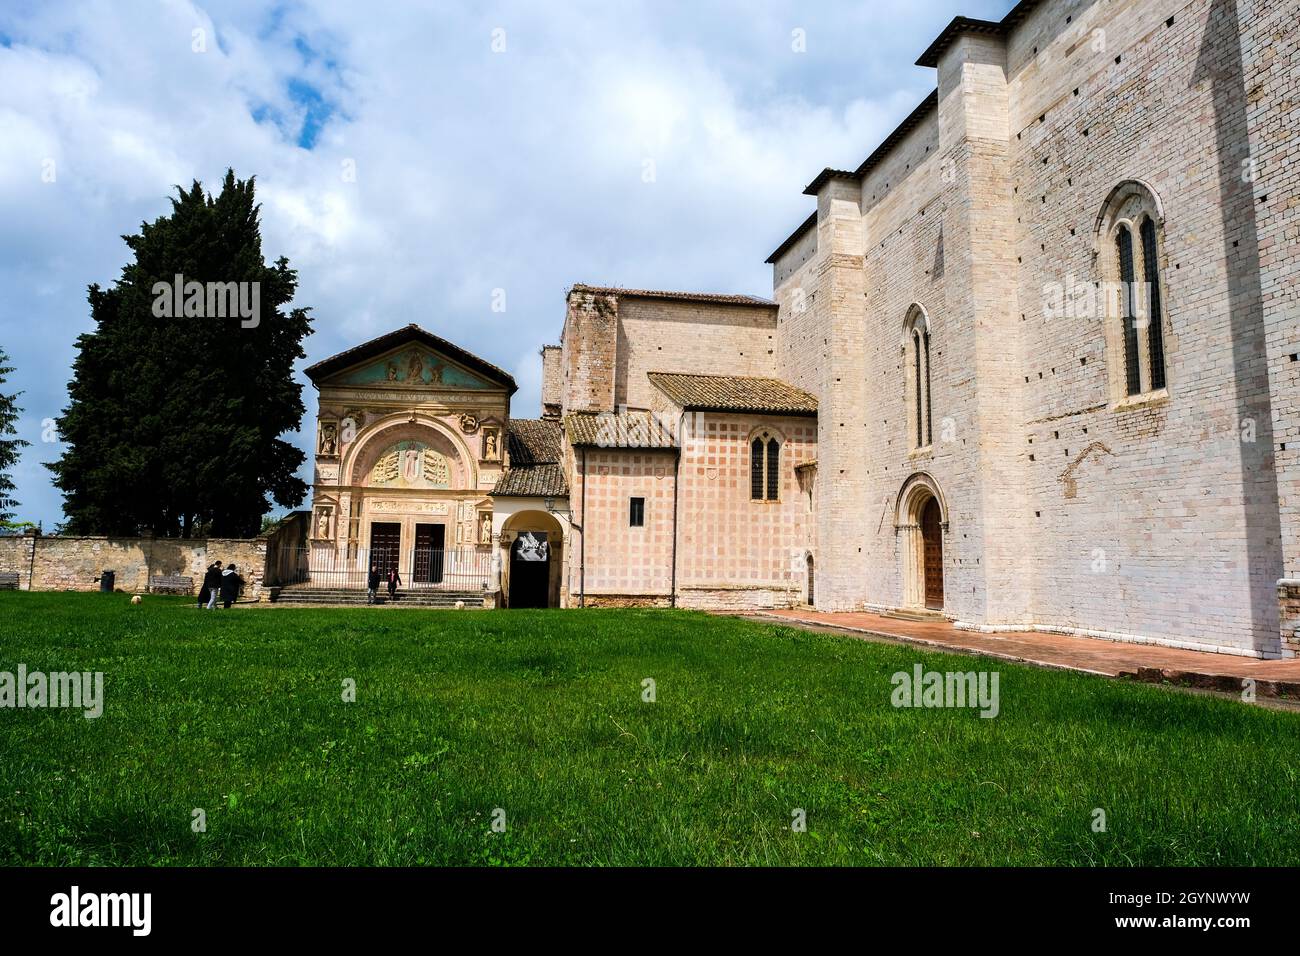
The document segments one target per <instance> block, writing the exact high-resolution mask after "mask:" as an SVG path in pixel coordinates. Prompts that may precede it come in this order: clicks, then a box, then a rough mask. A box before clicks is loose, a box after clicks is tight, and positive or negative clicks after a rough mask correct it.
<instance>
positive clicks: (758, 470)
mask: <svg viewBox="0 0 1300 956" xmlns="http://www.w3.org/2000/svg"><path fill="white" fill-rule="evenodd" d="M749 497H750V498H751V499H752V500H754V501H778V500H780V497H781V443H780V442H779V441H778V440H777V438H776V436H775V435H773V434H772V433H771V432H767V431H763V432H760V433H758V434H757V435H755V436H754V438H753V440H752V441H750V443H749Z"/></svg>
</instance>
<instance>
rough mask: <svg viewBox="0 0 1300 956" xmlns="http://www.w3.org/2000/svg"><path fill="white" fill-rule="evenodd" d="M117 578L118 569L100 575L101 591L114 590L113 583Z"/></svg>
mask: <svg viewBox="0 0 1300 956" xmlns="http://www.w3.org/2000/svg"><path fill="white" fill-rule="evenodd" d="M116 580H117V572H116V571H105V572H104V573H103V574H101V575H100V576H99V589H100V590H101V591H112V590H113V584H114V582H115V581H116Z"/></svg>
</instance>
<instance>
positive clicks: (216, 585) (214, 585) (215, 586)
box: [199, 561, 221, 610]
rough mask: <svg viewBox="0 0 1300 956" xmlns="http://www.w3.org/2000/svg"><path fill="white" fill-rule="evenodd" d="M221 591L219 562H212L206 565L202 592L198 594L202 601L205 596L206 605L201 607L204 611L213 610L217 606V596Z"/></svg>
mask: <svg viewBox="0 0 1300 956" xmlns="http://www.w3.org/2000/svg"><path fill="white" fill-rule="evenodd" d="M220 591H221V562H220V561H213V562H212V563H211V564H210V565H208V572H207V574H205V575H203V591H202V593H201V594H199V600H200V601H202V600H203V598H204V597H205V596H206V597H207V599H208V603H207V604H204V605H202V606H203V607H204V608H205V609H206V610H213V609H214V608H216V606H217V594H218V593H220Z"/></svg>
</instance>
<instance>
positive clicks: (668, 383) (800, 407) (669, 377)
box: [646, 372, 817, 415]
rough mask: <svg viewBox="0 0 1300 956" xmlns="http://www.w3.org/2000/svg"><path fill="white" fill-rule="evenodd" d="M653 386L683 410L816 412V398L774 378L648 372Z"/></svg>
mask: <svg viewBox="0 0 1300 956" xmlns="http://www.w3.org/2000/svg"><path fill="white" fill-rule="evenodd" d="M646 376H647V378H649V379H650V383H651V384H652V385H654V387H655V388H657V389H659V391H661V392H663V393H664V394H665V395H666V396H668V398H670V399H671V400H672V401H674V402H676V403H677V404H678V405H680V406H681V407H682V408H683V409H686V410H699V411H719V412H762V413H767V414H780V415H816V414H817V398H816V397H815V396H813V395H810V394H809V393H808V392H805V391H804V390H803V389H801V388H795V387H794V386H793V385H787V384H786V383H785V382H782V381H780V380H779V379H775V378H751V377H748V376H741V375H682V374H678V373H676V372H647V373H646Z"/></svg>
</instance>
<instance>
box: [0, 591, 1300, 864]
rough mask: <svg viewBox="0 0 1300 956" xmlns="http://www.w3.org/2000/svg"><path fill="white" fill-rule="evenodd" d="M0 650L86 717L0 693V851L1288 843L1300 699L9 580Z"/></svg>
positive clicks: (614, 623)
mask: <svg viewBox="0 0 1300 956" xmlns="http://www.w3.org/2000/svg"><path fill="white" fill-rule="evenodd" d="M918 661H919V662H921V663H923V664H924V665H925V666H926V667H927V668H930V669H937V670H961V671H965V670H972V669H976V670H980V669H983V670H993V671H997V672H999V673H1000V698H1001V700H1000V714H999V715H998V716H997V717H996V718H994V719H983V718H980V717H979V716H978V715H977V713H976V712H975V711H973V710H955V709H911V710H908V709H895V708H894V707H893V706H891V703H890V698H891V692H892V690H893V688H892V686H891V684H890V677H891V675H892V674H894V673H895V672H897V671H900V670H906V671H910V670H911V669H912V666H913V664H915V663H917V662H918ZM20 663H21V664H25V665H26V667H27V669H28V670H29V671H33V670H42V671H47V672H53V671H63V670H74V669H75V670H92V671H94V670H100V671H103V672H104V675H105V676H104V682H105V687H104V696H105V708H104V713H103V715H102V716H101V717H100V718H98V719H96V720H87V719H85V718H84V717H83V716H82V714H81V713H80V712H79V711H68V710H49V709H47V710H29V709H23V710H15V709H0V864H24V863H39V864H83V865H85V864H89V865H94V864H200V865H206V864H227V865H231V864H233V865H244V864H279V865H283V864H325V865H334V864H343V865H351V864H596V865H629V864H630V865H636V864H1013V865H1014V864H1117V865H1126V864H1154V865H1165V864H1294V863H1296V862H1298V861H1300V850H1297V847H1298V846H1300V844H1298V843H1297V841H1296V833H1297V832H1300V786H1298V784H1300V779H1298V776H1300V770H1298V768H1300V715H1297V714H1295V713H1290V712H1280V711H1274V710H1266V709H1263V708H1259V707H1254V706H1249V705H1245V704H1241V703H1238V702H1236V701H1233V700H1226V699H1220V698H1212V697H1206V696H1198V695H1192V694H1187V693H1182V692H1177V691H1171V690H1166V689H1161V688H1157V687H1150V686H1144V685H1133V684H1126V683H1122V682H1117V681H1113V680H1107V679H1104V678H1097V677H1090V676H1086V675H1078V674H1070V673H1063V672H1057V671H1047V670H1039V669H1035V668H1030V667H1022V666H1016V665H1012V664H1008V663H1005V662H1002V661H993V660H987V659H975V658H970V657H959V656H947V655H940V654H929V653H920V652H918V651H916V650H914V649H911V648H907V647H898V646H892V645H882V644H873V643H866V642H863V641H859V640H855V639H852V638H848V637H837V636H830V635H819V634H808V633H804V632H801V631H797V630H791V629H788V628H783V627H777V626H766V625H762V624H755V623H751V622H745V621H740V620H734V619H729V618H717V617H711V616H706V615H703V614H695V613H688V612H672V611H615V610H609V611H597V610H588V611H549V612H548V611H537V612H531V611H514V612H509V611H494V612H483V611H460V612H456V611H413V610H408V611H398V610H378V611H366V610H362V609H358V610H333V609H305V610H290V609H270V610H261V609H235V610H231V611H228V612H202V613H200V612H199V611H197V610H195V609H194V607H193V605H192V604H189V603H187V602H183V601H181V600H180V599H169V598H158V597H150V598H146V599H145V603H144V604H142V605H140V606H138V607H132V606H131V605H130V604H129V603H128V599H127V597H126V596H124V595H98V594H76V595H72V594H25V593H5V594H0V671H15V670H16V669H17V665H18V664H20ZM647 677H648V678H653V679H654V681H655V682H656V685H657V686H656V690H657V700H656V701H655V702H654V703H646V702H643V700H642V680H643V679H644V678H647ZM345 678H352V679H354V680H355V681H356V687H357V696H356V702H355V703H345V702H344V701H343V700H342V693H343V682H344V679H345ZM195 808H202V809H204V810H205V811H206V817H207V831H206V832H204V833H195V832H193V830H192V827H191V820H192V812H193V810H194V809H195ZM496 808H501V809H503V810H504V811H505V821H506V829H505V832H503V833H498V832H493V830H492V828H491V826H490V824H491V820H492V814H493V811H494V809H496ZM795 808H801V809H803V810H804V811H806V814H807V832H796V831H794V830H792V829H791V821H792V819H793V818H792V811H793V810H794V809H795ZM1094 808H1101V809H1103V810H1105V812H1106V817H1107V819H1106V824H1107V829H1106V832H1100V833H1099V832H1094V831H1093V829H1092V821H1093V810H1094Z"/></svg>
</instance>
